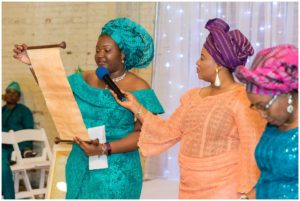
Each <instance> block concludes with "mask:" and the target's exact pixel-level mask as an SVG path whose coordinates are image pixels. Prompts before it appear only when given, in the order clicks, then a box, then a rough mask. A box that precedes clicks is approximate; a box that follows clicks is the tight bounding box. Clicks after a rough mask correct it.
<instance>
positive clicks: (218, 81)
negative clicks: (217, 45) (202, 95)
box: [215, 68, 221, 87]
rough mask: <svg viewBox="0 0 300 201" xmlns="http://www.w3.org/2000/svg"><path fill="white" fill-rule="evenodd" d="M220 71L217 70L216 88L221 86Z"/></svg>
mask: <svg viewBox="0 0 300 201" xmlns="http://www.w3.org/2000/svg"><path fill="white" fill-rule="evenodd" d="M219 71H220V70H219V69H218V68H216V79H215V86H216V87H220V86H221V80H220V77H219Z"/></svg>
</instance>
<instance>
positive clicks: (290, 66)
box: [235, 44, 298, 95]
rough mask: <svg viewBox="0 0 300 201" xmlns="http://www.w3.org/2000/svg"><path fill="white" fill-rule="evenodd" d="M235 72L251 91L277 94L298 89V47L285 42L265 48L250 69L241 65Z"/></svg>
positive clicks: (258, 54)
mask: <svg viewBox="0 0 300 201" xmlns="http://www.w3.org/2000/svg"><path fill="white" fill-rule="evenodd" d="M235 73H236V77H237V78H238V79H239V80H240V81H241V82H244V83H246V84H247V91H248V92H251V93H255V94H262V95H276V94H284V93H289V92H292V91H298V48H296V47H295V46H293V45H288V44H284V45H278V46H275V47H271V48H267V49H263V50H261V51H260V52H258V53H257V56H256V57H255V59H254V61H253V64H252V67H251V68H250V69H247V68H246V67H245V66H239V67H238V68H237V69H236V71H235Z"/></svg>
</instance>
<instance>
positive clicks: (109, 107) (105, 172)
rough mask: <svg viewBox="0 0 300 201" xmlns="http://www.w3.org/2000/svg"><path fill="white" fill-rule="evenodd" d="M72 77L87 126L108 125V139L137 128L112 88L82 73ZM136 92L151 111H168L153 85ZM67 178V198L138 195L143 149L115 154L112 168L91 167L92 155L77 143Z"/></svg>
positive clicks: (77, 99) (129, 196)
mask: <svg viewBox="0 0 300 201" xmlns="http://www.w3.org/2000/svg"><path fill="white" fill-rule="evenodd" d="M68 79H69V83H70V85H71V88H72V91H73V94H74V97H75V99H76V101H77V104H78V106H79V109H80V112H81V114H82V117H83V121H84V123H85V126H86V127H87V128H91V127H96V126H100V125H105V129H106V130H105V132H106V140H107V141H108V142H111V141H115V140H118V139H121V138H124V137H125V136H127V135H128V134H130V133H131V132H133V130H134V115H133V113H132V112H131V111H129V110H127V109H125V108H123V107H121V106H120V105H119V104H118V103H117V102H116V101H115V100H114V98H113V96H112V95H111V94H110V92H109V91H108V90H103V89H98V88H95V87H91V86H90V85H88V84H87V83H86V82H85V81H84V80H83V79H82V75H81V74H80V73H77V74H73V75H71V76H69V78H68ZM133 94H134V95H135V96H136V98H137V99H138V100H139V102H140V103H141V104H143V106H144V107H146V108H147V109H148V110H149V111H151V112H153V113H156V114H160V113H163V112H164V110H163V108H162V106H161V104H160V103H159V101H158V99H157V97H156V95H155V93H154V91H153V90H152V89H145V90H138V91H134V92H133ZM66 182H67V195H66V198H67V199H138V198H140V193H141V189H142V169H141V163H140V156H139V152H138V151H131V152H126V153H119V154H112V155H111V156H109V157H108V168H106V169H99V170H89V169H88V157H87V156H86V155H85V154H84V152H83V151H82V150H81V149H80V147H79V146H78V145H76V144H75V145H73V147H72V151H71V153H70V155H69V158H68V160H67V165H66Z"/></svg>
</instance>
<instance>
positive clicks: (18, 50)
mask: <svg viewBox="0 0 300 201" xmlns="http://www.w3.org/2000/svg"><path fill="white" fill-rule="evenodd" d="M26 50H27V45H26V44H22V45H15V48H14V49H13V52H14V55H13V57H14V58H15V59H17V60H19V61H21V62H22V63H24V64H27V65H31V61H30V59H29V57H28V55H27V52H26Z"/></svg>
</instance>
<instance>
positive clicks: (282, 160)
mask: <svg viewBox="0 0 300 201" xmlns="http://www.w3.org/2000/svg"><path fill="white" fill-rule="evenodd" d="M255 158H256V161H257V165H258V167H259V169H260V170H261V176H260V178H259V180H258V182H257V184H256V198H257V199H298V128H294V129H291V130H288V131H280V130H279V129H278V128H277V127H276V126H271V125H267V127H266V130H265V132H264V133H263V135H262V137H261V139H260V141H259V143H258V145H257V147H256V150H255Z"/></svg>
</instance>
